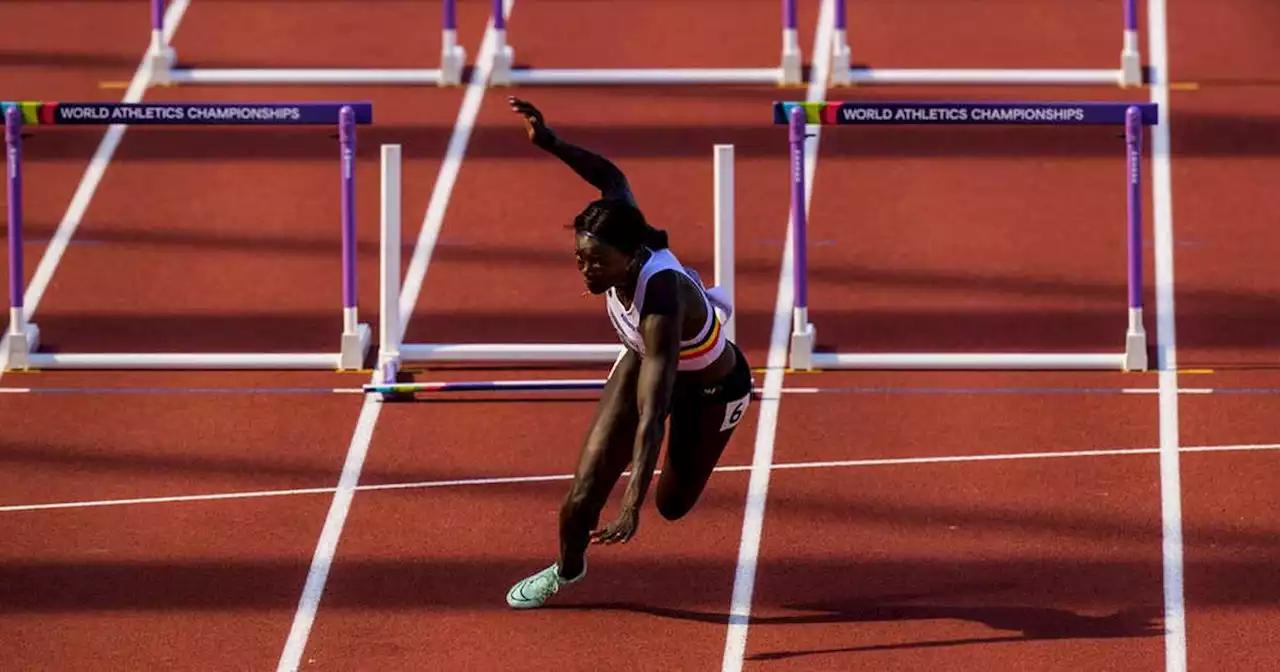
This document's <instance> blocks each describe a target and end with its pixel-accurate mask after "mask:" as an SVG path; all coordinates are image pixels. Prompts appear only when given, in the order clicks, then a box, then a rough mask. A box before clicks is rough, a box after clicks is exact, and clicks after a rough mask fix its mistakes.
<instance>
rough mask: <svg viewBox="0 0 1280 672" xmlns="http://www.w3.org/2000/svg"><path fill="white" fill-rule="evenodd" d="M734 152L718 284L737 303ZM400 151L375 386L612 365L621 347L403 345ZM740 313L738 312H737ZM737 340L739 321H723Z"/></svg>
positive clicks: (725, 190)
mask: <svg viewBox="0 0 1280 672" xmlns="http://www.w3.org/2000/svg"><path fill="white" fill-rule="evenodd" d="M733 150H734V148H733V145H726V144H721V145H716V146H715V153H714V159H715V170H714V180H715V189H714V194H715V208H714V212H715V220H714V222H715V223H714V227H715V248H716V249H715V278H716V280H715V284H716V285H719V286H720V287H721V288H722V289H723V290H724V292H725V294H726V295H727V296H728V298H729V300H730V302H733V301H734V236H733V229H734V203H733V197H734V185H733V180H734V170H733V163H734V151H733ZM400 161H401V157H400V146H399V145H383V146H382V191H381V201H382V215H381V222H382V224H381V227H382V242H381V245H382V253H381V256H380V263H381V278H382V289H381V292H380V301H381V305H380V313H381V321H380V325H381V326H380V329H379V331H380V333H379V339H380V340H379V346H378V358H377V382H378V383H381V384H387V383H393V382H395V381H396V380H397V377H398V375H399V373H400V370H401V367H402V365H403V364H404V363H407V362H453V363H459V362H522V363H582V364H611V363H613V362H614V361H616V360H617V358H618V356H619V355H620V354H621V353H622V345H621V344H620V343H405V342H404V324H403V323H402V322H401V321H400V291H401V286H400V284H401V278H400V246H401V243H400V240H401V235H400V233H401V198H402V194H401V189H400V175H401V172H400ZM735 313H736V311H735ZM721 319H722V320H724V330H725V334H726V336H727V337H728V338H733V337H734V335H735V333H736V329H735V325H736V315H728V316H725V315H721Z"/></svg>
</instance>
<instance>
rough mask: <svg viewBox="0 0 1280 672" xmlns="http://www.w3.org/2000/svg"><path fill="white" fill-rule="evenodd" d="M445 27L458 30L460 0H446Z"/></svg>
mask: <svg viewBox="0 0 1280 672" xmlns="http://www.w3.org/2000/svg"><path fill="white" fill-rule="evenodd" d="M444 29H445V30H451V31H457V30H458V0H444ZM455 34H457V33H456V32H455Z"/></svg>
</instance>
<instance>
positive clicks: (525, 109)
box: [507, 96, 556, 148]
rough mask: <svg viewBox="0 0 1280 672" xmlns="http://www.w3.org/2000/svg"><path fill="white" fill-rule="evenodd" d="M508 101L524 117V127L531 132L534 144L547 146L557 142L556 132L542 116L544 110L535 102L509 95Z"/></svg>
mask: <svg viewBox="0 0 1280 672" xmlns="http://www.w3.org/2000/svg"><path fill="white" fill-rule="evenodd" d="M507 103H508V104H509V105H511V111H512V112H515V113H516V114H518V115H520V116H521V117H523V118H524V129H525V132H527V133H528V134H529V140H531V141H532V142H533V144H535V145H537V146H539V147H542V148H546V147H550V146H551V144H552V143H553V142H555V138H556V136H555V134H554V133H552V132H551V129H549V128H547V124H546V121H544V120H543V118H542V112H539V111H538V108H536V107H534V106H533V103H530V102H528V101H524V100H520V99H519V98H516V97H515V96H509V97H507Z"/></svg>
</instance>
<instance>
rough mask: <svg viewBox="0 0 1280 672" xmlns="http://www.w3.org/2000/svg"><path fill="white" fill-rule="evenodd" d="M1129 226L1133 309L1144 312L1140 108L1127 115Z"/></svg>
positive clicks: (1132, 108) (1130, 280) (1130, 109)
mask: <svg viewBox="0 0 1280 672" xmlns="http://www.w3.org/2000/svg"><path fill="white" fill-rule="evenodd" d="M1124 126H1125V128H1124V130H1125V145H1126V147H1127V152H1128V156H1127V159H1128V161H1127V167H1128V171H1127V181H1128V185H1129V189H1128V200H1129V208H1128V215H1129V216H1128V220H1129V221H1128V225H1129V308H1130V309H1133V310H1142V117H1141V113H1140V112H1139V111H1138V108H1136V107H1130V108H1129V109H1128V111H1127V112H1126V113H1125V125H1124Z"/></svg>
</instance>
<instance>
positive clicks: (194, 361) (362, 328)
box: [6, 323, 373, 371]
mask: <svg viewBox="0 0 1280 672" xmlns="http://www.w3.org/2000/svg"><path fill="white" fill-rule="evenodd" d="M27 327H28V330H29V331H31V332H34V333H33V335H34V338H32V337H29V338H28V339H27V340H28V343H27V344H26V345H27V350H26V351H25V352H23V351H20V350H19V349H18V347H17V346H16V345H15V342H14V339H12V338H11V339H10V352H9V359H8V363H7V365H6V366H7V368H8V369H9V370H14V371H21V370H45V369H47V370H54V369H64V370H94V369H96V370H115V371H124V370H174V371H192V370H227V369H246V370H247V369H255V370H278V371H284V370H327V371H353V370H359V369H361V368H363V365H364V359H365V357H366V356H367V355H368V353H369V350H370V348H371V347H372V345H373V332H372V330H371V329H370V328H369V325H367V324H363V323H362V324H360V325H358V326H357V330H356V333H354V334H345V335H343V337H342V349H341V351H339V352H319V353H292V352H288V353H257V352H244V353H240V352H231V353H223V352H216V353H205V352H195V353H184V352H172V353H170V352H138V353H133V352H127V353H121V352H67V353H43V352H37V351H36V348H37V347H38V345H39V344H38V334H39V332H38V330H37V327H36V325H34V324H28V325H27Z"/></svg>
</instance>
